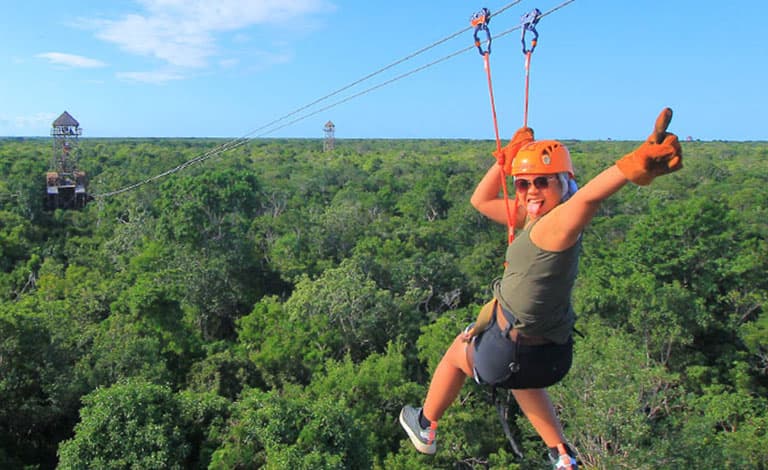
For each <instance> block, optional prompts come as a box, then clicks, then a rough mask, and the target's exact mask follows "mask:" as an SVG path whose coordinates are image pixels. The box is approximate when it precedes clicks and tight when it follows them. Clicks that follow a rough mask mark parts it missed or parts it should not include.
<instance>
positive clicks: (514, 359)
mask: <svg viewBox="0 0 768 470" xmlns="http://www.w3.org/2000/svg"><path fill="white" fill-rule="evenodd" d="M469 347H470V348H473V351H472V358H473V364H472V370H473V372H474V375H475V380H476V381H477V383H479V384H487V385H495V386H497V387H500V388H509V389H524V388H545V387H549V386H550V385H554V384H556V383H557V382H559V381H561V380H562V379H563V377H565V374H567V373H568V371H569V370H570V369H571V363H572V361H573V338H572V337H571V338H568V341H567V342H566V343H564V344H557V343H548V344H542V345H536V346H532V345H525V344H518V343H515V342H514V341H512V340H511V339H509V337H508V336H506V335H504V334H503V332H502V331H501V330H500V329H499V325H498V323H497V322H496V321H495V319H494V320H493V321H492V323H491V325H490V326H489V327H488V328H487V329H486V330H485V331H483V332H482V333H480V334H479V335H478V336H476V337H475V338H474V339H473V341H472V344H471V345H469Z"/></svg>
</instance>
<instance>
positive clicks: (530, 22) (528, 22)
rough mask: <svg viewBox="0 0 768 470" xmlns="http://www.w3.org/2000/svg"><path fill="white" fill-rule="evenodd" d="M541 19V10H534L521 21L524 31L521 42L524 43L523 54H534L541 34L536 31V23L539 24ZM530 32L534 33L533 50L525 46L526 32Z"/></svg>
mask: <svg viewBox="0 0 768 470" xmlns="http://www.w3.org/2000/svg"><path fill="white" fill-rule="evenodd" d="M540 19H541V10H539V9H538V8H534V9H533V10H532V11H531V12H529V13H526V14H525V15H523V16H522V18H521V19H520V23H521V28H520V29H521V30H522V37H521V39H520V41H521V42H522V43H523V54H528V53H529V52H533V50H534V49H536V40H538V39H539V32H538V31H536V23H538V22H539V20H540ZM526 31H530V32H531V33H533V39H531V48H530V49H528V46H527V45H526V44H525V32H526Z"/></svg>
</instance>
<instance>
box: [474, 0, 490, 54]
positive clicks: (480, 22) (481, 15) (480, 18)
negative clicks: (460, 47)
mask: <svg viewBox="0 0 768 470" xmlns="http://www.w3.org/2000/svg"><path fill="white" fill-rule="evenodd" d="M490 21H491V11H490V10H489V9H487V8H483V9H482V10H480V11H478V12H477V13H475V14H474V15H472V19H471V20H470V24H471V25H472V26H474V27H475V32H474V38H475V46H477V50H478V52H480V55H486V54H490V53H491V31H490V30H489V29H488V23H490ZM481 30H483V31H485V38H486V40H487V41H488V49H487V50H485V51H484V50H483V46H482V42H481V41H480V38H479V37H478V33H479V32H480V31H481Z"/></svg>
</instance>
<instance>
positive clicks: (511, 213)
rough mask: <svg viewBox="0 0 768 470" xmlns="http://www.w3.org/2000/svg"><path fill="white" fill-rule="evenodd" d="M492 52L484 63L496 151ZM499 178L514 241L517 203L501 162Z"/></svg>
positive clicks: (487, 55)
mask: <svg viewBox="0 0 768 470" xmlns="http://www.w3.org/2000/svg"><path fill="white" fill-rule="evenodd" d="M489 56H490V53H489V52H486V53H485V54H483V65H484V66H485V73H486V75H487V76H488V94H489V95H490V97H491V115H492V116H493V131H494V133H495V135H496V151H497V152H501V139H500V138H499V123H498V120H497V119H496V104H495V102H494V99H493V83H492V82H491V63H490V60H489ZM499 170H500V171H499V178H500V179H501V189H502V191H503V193H504V207H505V209H506V212H507V241H508V243H512V240H514V239H515V221H516V220H517V204H514V208H511V207H510V204H509V194H508V193H507V178H506V176H505V175H504V166H503V165H502V164H501V163H499Z"/></svg>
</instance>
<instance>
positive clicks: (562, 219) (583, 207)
mask: <svg viewBox="0 0 768 470" xmlns="http://www.w3.org/2000/svg"><path fill="white" fill-rule="evenodd" d="M627 182H628V180H627V178H626V177H625V176H624V174H623V173H622V172H621V171H620V170H619V169H618V167H617V166H616V165H612V166H610V167H609V168H607V169H605V170H603V171H602V172H601V173H600V174H598V175H597V176H595V177H594V178H592V179H591V180H590V181H589V182H588V183H587V184H586V185H584V186H583V187H582V188H581V189H579V190H578V191H576V194H574V195H573V197H571V198H570V199H569V200H568V201H566V202H564V203H562V204H560V205H559V206H557V207H555V208H554V209H552V212H551V213H550V214H548V215H547V217H544V218H543V219H542V220H541V222H540V223H539V224H537V225H536V227H535V229H534V231H533V232H535V233H531V238H532V239H533V241H534V243H536V244H537V245H538V246H540V247H542V248H545V249H548V250H552V251H561V250H564V249H567V248H569V247H571V246H573V244H574V243H576V240H578V238H579V235H580V234H581V232H582V230H584V227H586V226H587V224H589V222H590V221H591V220H592V218H593V217H594V216H595V214H596V213H597V210H598V209H599V208H600V203H601V202H603V201H604V200H606V199H608V198H609V197H610V196H612V195H613V194H615V193H616V192H617V191H618V190H619V189H621V188H622V187H624V185H625V184H627Z"/></svg>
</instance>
